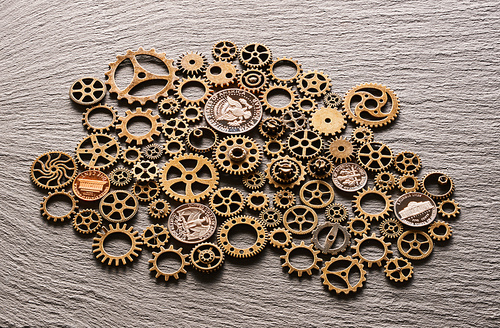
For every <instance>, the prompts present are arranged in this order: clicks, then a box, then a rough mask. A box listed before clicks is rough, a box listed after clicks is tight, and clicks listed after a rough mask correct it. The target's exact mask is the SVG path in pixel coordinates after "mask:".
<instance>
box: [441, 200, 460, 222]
mask: <svg viewBox="0 0 500 328" xmlns="http://www.w3.org/2000/svg"><path fill="white" fill-rule="evenodd" d="M438 212H439V214H441V216H442V217H445V218H447V219H450V218H454V217H456V216H457V215H458V214H459V213H460V206H458V203H457V202H456V201H455V200H454V199H445V200H443V201H441V202H439V203H438Z"/></svg>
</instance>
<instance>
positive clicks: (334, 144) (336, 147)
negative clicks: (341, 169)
mask: <svg viewBox="0 0 500 328" xmlns="http://www.w3.org/2000/svg"><path fill="white" fill-rule="evenodd" d="M328 153H329V157H330V158H331V159H332V160H333V161H334V162H335V163H345V162H350V161H352V159H353V158H354V156H355V155H356V147H355V146H354V145H353V143H352V142H351V141H349V140H347V139H346V138H343V137H338V138H335V139H333V140H332V141H330V144H329V145H328Z"/></svg>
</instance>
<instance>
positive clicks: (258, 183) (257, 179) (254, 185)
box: [241, 171, 266, 190]
mask: <svg viewBox="0 0 500 328" xmlns="http://www.w3.org/2000/svg"><path fill="white" fill-rule="evenodd" d="M241 182H242V183H243V185H244V186H245V187H247V188H248V189H251V190H256V189H261V188H262V187H264V185H265V184H266V175H265V174H264V173H262V172H260V171H253V172H251V173H247V174H245V175H244V176H243V178H242V179H241Z"/></svg>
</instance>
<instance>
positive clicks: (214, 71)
mask: <svg viewBox="0 0 500 328" xmlns="http://www.w3.org/2000/svg"><path fill="white" fill-rule="evenodd" d="M220 73H222V69H221V68H220V67H219V66H212V67H211V68H210V74H212V75H219V74H220Z"/></svg>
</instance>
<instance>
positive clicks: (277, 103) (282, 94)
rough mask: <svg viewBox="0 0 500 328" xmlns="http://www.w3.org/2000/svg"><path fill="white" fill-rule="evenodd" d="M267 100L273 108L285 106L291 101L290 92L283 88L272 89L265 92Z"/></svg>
mask: <svg viewBox="0 0 500 328" xmlns="http://www.w3.org/2000/svg"><path fill="white" fill-rule="evenodd" d="M266 98H267V102H268V103H269V104H270V105H271V106H272V107H275V108H285V107H288V106H289V105H290V103H291V102H292V97H291V95H290V93H289V92H288V91H286V90H284V89H273V90H271V91H270V92H269V93H268V94H267V97H266Z"/></svg>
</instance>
